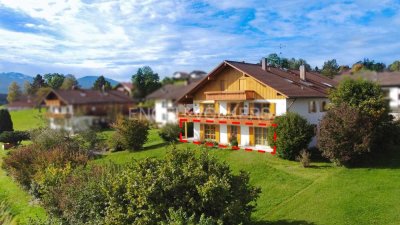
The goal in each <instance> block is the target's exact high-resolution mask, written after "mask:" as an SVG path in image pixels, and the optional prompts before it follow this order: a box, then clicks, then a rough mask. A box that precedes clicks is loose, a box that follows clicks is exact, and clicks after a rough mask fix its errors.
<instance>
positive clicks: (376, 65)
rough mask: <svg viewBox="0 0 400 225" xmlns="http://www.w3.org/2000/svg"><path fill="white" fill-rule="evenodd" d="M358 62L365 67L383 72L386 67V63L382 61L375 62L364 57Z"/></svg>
mask: <svg viewBox="0 0 400 225" xmlns="http://www.w3.org/2000/svg"><path fill="white" fill-rule="evenodd" d="M356 64H362V65H363V69H366V70H371V71H376V72H382V71H384V70H385V69H386V65H385V64H384V63H381V62H375V61H374V60H370V59H364V60H363V61H358V62H357V63H356Z"/></svg>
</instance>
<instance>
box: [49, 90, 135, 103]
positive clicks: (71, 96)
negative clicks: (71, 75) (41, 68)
mask: <svg viewBox="0 0 400 225" xmlns="http://www.w3.org/2000/svg"><path fill="white" fill-rule="evenodd" d="M51 95H56V96H57V97H58V98H59V99H60V100H62V101H63V102H64V103H66V104H70V105H80V104H105V103H118V104H131V103H133V100H132V98H130V97H129V96H127V95H125V94H124V93H123V92H121V91H115V90H111V91H105V92H103V91H97V90H83V89H77V90H52V91H51V92H50V93H49V94H48V95H47V96H46V97H45V99H47V98H49V96H51Z"/></svg>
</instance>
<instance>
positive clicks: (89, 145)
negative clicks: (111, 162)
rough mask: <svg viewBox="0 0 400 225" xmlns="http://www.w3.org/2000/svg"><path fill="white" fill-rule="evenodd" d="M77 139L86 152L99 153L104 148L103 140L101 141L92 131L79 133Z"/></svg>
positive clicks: (94, 131) (95, 132)
mask: <svg viewBox="0 0 400 225" xmlns="http://www.w3.org/2000/svg"><path fill="white" fill-rule="evenodd" d="M77 139H79V140H80V141H81V143H80V145H81V147H82V148H84V149H86V150H87V151H99V150H102V149H101V148H102V146H104V145H103V144H104V143H103V139H101V138H100V137H99V135H98V134H97V131H96V130H93V129H88V130H85V131H81V132H79V133H78V135H77Z"/></svg>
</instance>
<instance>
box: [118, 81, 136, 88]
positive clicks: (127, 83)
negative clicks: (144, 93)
mask: <svg viewBox="0 0 400 225" xmlns="http://www.w3.org/2000/svg"><path fill="white" fill-rule="evenodd" d="M119 86H122V87H125V88H127V89H129V90H132V89H133V84H132V82H120V83H118V84H117V85H116V86H115V88H117V87H119Z"/></svg>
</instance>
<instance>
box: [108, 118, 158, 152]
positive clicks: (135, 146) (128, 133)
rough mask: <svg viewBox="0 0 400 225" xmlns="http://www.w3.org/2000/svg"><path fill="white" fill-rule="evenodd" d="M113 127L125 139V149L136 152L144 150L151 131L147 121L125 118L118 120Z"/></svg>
mask: <svg viewBox="0 0 400 225" xmlns="http://www.w3.org/2000/svg"><path fill="white" fill-rule="evenodd" d="M113 127H114V128H115V129H116V132H117V133H118V134H120V135H121V137H122V138H123V143H124V146H125V148H126V149H129V150H134V151H137V150H140V149H142V148H143V145H144V143H146V141H147V136H148V134H149V129H150V128H149V125H148V123H147V121H144V120H138V119H125V118H120V119H118V120H117V122H116V123H115V124H114V125H113Z"/></svg>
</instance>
